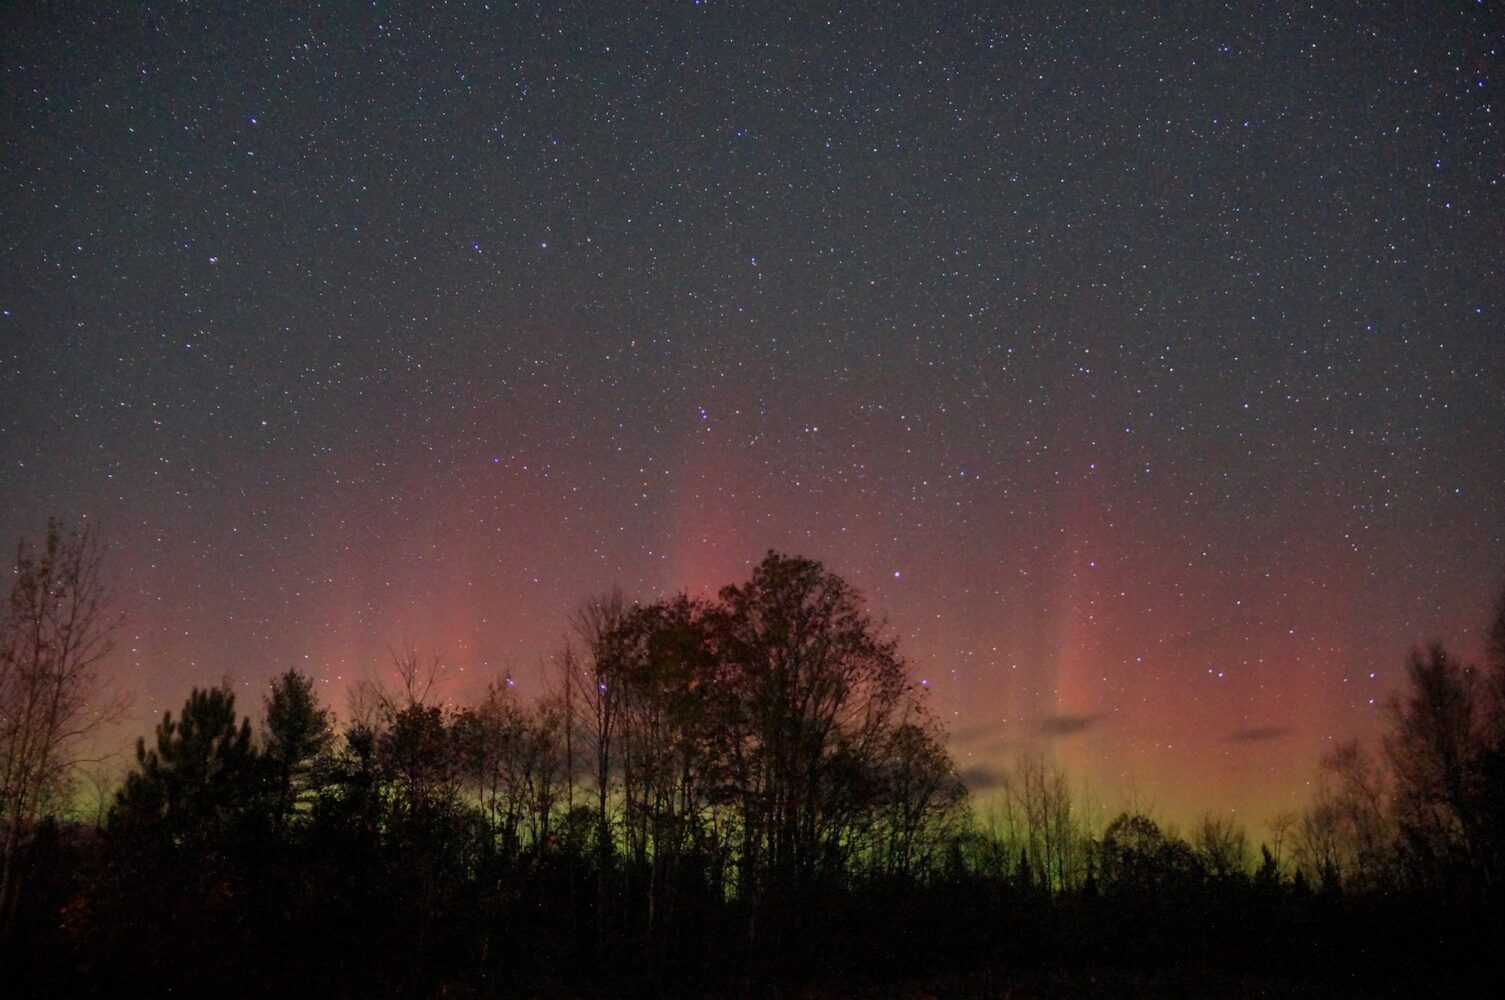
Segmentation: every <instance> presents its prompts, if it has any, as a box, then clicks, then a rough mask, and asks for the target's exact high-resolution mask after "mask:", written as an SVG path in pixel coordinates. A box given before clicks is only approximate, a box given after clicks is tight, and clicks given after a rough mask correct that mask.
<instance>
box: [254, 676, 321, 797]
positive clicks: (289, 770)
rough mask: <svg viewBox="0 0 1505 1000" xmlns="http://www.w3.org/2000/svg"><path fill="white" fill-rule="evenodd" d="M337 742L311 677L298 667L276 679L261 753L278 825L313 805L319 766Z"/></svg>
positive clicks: (269, 697) (267, 706) (265, 721)
mask: <svg viewBox="0 0 1505 1000" xmlns="http://www.w3.org/2000/svg"><path fill="white" fill-rule="evenodd" d="M333 742H334V728H333V721H332V718H331V716H330V712H329V709H327V708H325V707H323V706H322V705H320V704H319V701H318V698H317V697H316V696H315V695H314V690H313V681H312V680H310V679H309V678H308V677H305V676H304V675H303V674H300V673H299V672H298V671H296V670H288V671H286V672H285V673H283V674H281V675H279V676H277V677H276V678H274V679H273V680H272V690H271V693H270V694H269V695H267V698H266V703H265V718H264V720H263V723H262V753H263V755H264V757H265V759H266V764H267V771H268V778H269V780H270V781H271V783H272V786H273V787H272V794H273V795H274V797H275V799H276V822H277V823H278V825H279V826H281V825H283V824H285V823H287V822H288V821H289V820H290V819H292V817H293V816H294V815H295V814H296V813H297V812H299V811H300V810H302V811H306V810H307V809H308V807H309V806H310V804H311V801H312V797H313V795H314V794H315V792H316V788H315V787H314V783H313V780H312V779H313V775H314V770H315V766H316V765H317V764H318V762H319V761H320V760H321V759H322V758H323V757H324V755H325V754H327V753H328V752H329V749H330V746H331V745H332V744H333Z"/></svg>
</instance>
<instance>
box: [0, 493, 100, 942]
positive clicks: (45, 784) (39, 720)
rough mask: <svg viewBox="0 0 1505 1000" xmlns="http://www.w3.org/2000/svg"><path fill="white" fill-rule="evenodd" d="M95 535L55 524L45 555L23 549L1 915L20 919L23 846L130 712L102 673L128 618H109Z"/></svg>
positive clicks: (0, 800) (6, 652) (2, 693)
mask: <svg viewBox="0 0 1505 1000" xmlns="http://www.w3.org/2000/svg"><path fill="white" fill-rule="evenodd" d="M100 562H101V553H100V546H99V544H98V542H97V541H96V539H95V538H94V535H93V532H92V531H90V530H89V528H88V527H85V528H84V529H83V530H81V531H71V532H70V531H64V529H63V528H62V527H61V526H60V525H59V524H58V523H57V522H56V521H49V522H48V524H47V537H46V539H45V541H44V542H43V543H42V549H41V551H40V552H38V551H36V550H34V549H33V548H32V547H31V546H30V545H28V544H25V543H22V544H21V545H20V546H19V547H18V549H17V552H16V563H15V568H14V569H13V571H12V579H11V591H10V600H9V601H8V602H7V604H6V605H5V607H4V608H3V610H0V616H3V617H0V816H3V820H4V823H5V830H4V846H3V851H4V855H3V864H0V915H3V921H4V925H5V926H6V927H7V928H8V927H9V924H10V921H11V919H12V918H13V916H14V913H15V905H16V894H17V887H18V883H19V881H20V879H19V877H18V873H19V861H20V858H19V854H20V850H21V845H22V844H23V842H24V841H25V839H26V837H27V836H28V832H29V831H30V829H31V828H32V826H33V825H34V824H35V823H36V822H37V820H38V819H39V818H40V817H41V816H42V815H43V814H45V813H47V812H49V811H51V810H53V809H55V808H56V807H57V806H58V805H59V804H60V802H61V801H62V800H63V798H64V797H65V793H66V789H67V785H68V778H69V773H70V771H71V769H72V768H73V767H74V765H76V764H78V763H80V753H81V752H82V748H83V747H84V746H85V745H86V744H87V741H88V737H89V736H90V734H92V733H94V732H96V731H97V730H98V729H99V728H100V727H101V726H103V725H105V724H106V723H108V722H111V721H113V720H115V719H117V718H119V716H120V715H121V714H122V713H123V712H124V710H125V700H124V698H123V697H121V696H118V695H117V696H113V697H111V696H110V695H109V685H108V681H107V679H106V677H105V676H104V675H103V673H102V672H101V665H102V662H103V660H104V658H105V657H106V656H107V655H108V654H109V652H110V649H111V645H112V643H111V635H112V633H113V632H114V631H115V629H116V627H117V626H118V625H119V622H120V619H119V617H118V616H114V615H112V614H111V612H110V611H109V608H108V605H109V592H108V589H107V588H106V586H105V583H104V580H103V578H102V576H101V575H100Z"/></svg>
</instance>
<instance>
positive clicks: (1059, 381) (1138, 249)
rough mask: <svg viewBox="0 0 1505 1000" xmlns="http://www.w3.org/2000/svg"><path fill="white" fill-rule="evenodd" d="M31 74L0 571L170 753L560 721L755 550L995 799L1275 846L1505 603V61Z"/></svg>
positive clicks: (192, 66) (897, 26)
mask: <svg viewBox="0 0 1505 1000" xmlns="http://www.w3.org/2000/svg"><path fill="white" fill-rule="evenodd" d="M4 18H5V29H4V31H3V32H0V54H3V62H0V71H3V80H4V88H5V89H4V102H3V108H4V111H3V115H0V143H3V146H0V149H3V152H0V156H3V162H4V165H5V169H4V171H3V172H0V232H3V242H0V470H3V472H0V529H3V531H4V534H5V537H6V538H7V539H10V540H13V539H15V538H19V537H23V536H25V537H31V538H36V537H38V536H39V535H40V534H41V532H42V530H43V527H44V526H45V522H46V518H47V517H48V516H49V515H58V516H62V517H65V518H68V519H70V520H73V521H77V520H79V519H81V518H86V519H87V520H88V521H90V522H92V523H94V524H95V525H97V528H98V530H99V532H100V535H101V538H102V539H103V540H104V541H105V543H106V544H107V546H108V548H109V556H108V565H109V567H110V570H111V574H112V578H113V579H114V581H115V592H116V595H117V603H118V605H119V606H120V608H121V610H122V611H124V612H125V614H126V625H125V628H124V631H123V632H122V633H121V640H120V643H119V646H120V648H119V651H118V653H117V656H116V660H115V664H116V667H117V670H118V673H119V676H120V678H121V680H122V683H123V684H124V685H125V686H127V687H129V688H132V689H134V690H135V691H136V693H137V701H136V711H135V716H134V717H133V719H132V720H131V725H130V730H131V732H136V731H140V730H143V729H145V728H146V726H147V725H148V723H149V721H150V720H151V719H152V718H153V717H154V716H155V714H156V713H158V712H160V710H162V709H163V708H168V707H173V706H175V705H177V704H179V703H180V702H181V700H182V698H183V696H184V694H185V693H186V691H187V689H188V688H189V687H191V686H192V685H195V684H199V685H204V684H212V683H214V682H216V681H218V680H219V679H220V678H222V677H224V676H226V675H229V676H231V677H232V679H233V681H234V683H235V685H236V689H237V691H244V692H245V696H244V697H245V698H246V699H247V701H246V702H245V703H244V704H245V706H246V707H251V706H254V705H256V704H258V703H259V699H260V692H261V691H262V689H263V688H264V686H265V684H266V681H267V680H268V678H270V677H271V676H272V675H273V674H275V673H277V672H279V671H281V670H283V669H286V668H287V667H289V666H297V667H299V668H301V669H304V670H306V671H308V672H309V673H310V674H311V675H312V676H314V677H315V678H317V679H318V680H319V681H320V682H321V683H322V684H323V685H324V690H326V691H327V692H328V699H329V700H330V701H331V702H332V703H333V704H336V705H339V704H341V703H342V694H341V693H342V691H343V688H344V686H345V685H346V684H347V683H348V681H349V679H350V678H352V677H356V676H361V675H363V672H364V671H366V670H369V669H376V668H380V666H381V665H382V664H383V662H384V661H385V660H386V659H387V657H388V653H387V650H388V649H389V648H390V647H394V646H401V645H404V644H411V645H413V646H416V647H418V648H420V649H440V650H444V651H446V652H447V653H448V656H449V659H450V660H451V661H452V662H453V663H454V664H455V666H456V667H457V668H461V673H459V674H458V675H457V679H456V680H455V682H454V684H455V693H456V696H457V697H463V696H464V694H465V692H467V691H469V690H472V689H473V688H479V686H480V685H481V684H482V683H483V681H481V680H478V679H477V677H478V676H479V677H481V678H489V677H492V676H495V675H496V674H498V673H507V674H510V675H511V676H514V677H515V678H516V679H517V682H518V685H519V686H520V687H522V688H523V689H525V690H528V689H532V690H536V689H538V688H540V687H541V686H542V685H543V684H544V683H545V679H546V676H547V674H548V670H547V667H546V666H545V664H546V661H547V659H548V657H549V656H550V654H551V653H552V652H553V651H554V650H555V649H556V648H557V647H558V645H559V643H560V641H561V638H562V637H563V635H564V634H565V631H566V628H567V618H568V614H569V612H570V610H571V609H572V608H573V607H574V606H575V605H576V604H577V603H578V602H579V601H580V600H581V599H582V598H584V597H586V596H587V595H589V594H592V593H597V592H600V591H603V590H606V589H609V588H610V587H612V586H613V585H620V586H621V588H622V589H623V591H624V592H625V593H626V594H628V595H629V596H640V597H644V598H653V597H658V596H663V595H666V594H669V593H672V592H674V591H675V590H677V589H680V588H685V589H688V590H690V591H691V592H695V593H702V592H706V591H707V590H709V589H712V588H715V587H718V586H720V585H722V584H726V583H731V582H735V581H738V580H741V579H742V578H743V577H744V576H745V574H746V573H747V571H748V570H749V568H750V567H751V565H753V564H754V563H755V562H756V561H757V560H758V559H759V558H760V557H761V556H762V555H763V553H764V552H765V551H766V550H767V549H769V548H775V549H779V550H782V551H786V552H793V553H799V554H803V555H808V556H810V557H813V558H817V559H820V560H822V561H823V562H824V563H825V564H826V566H827V567H828V568H830V569H831V570H833V571H834V572H836V573H839V574H841V575H842V576H844V577H846V578H847V579H848V580H850V581H851V582H852V583H854V584H855V585H856V586H858V587H859V588H861V589H862V590H863V591H864V593H865V594H866V595H867V597H868V599H869V601H870V603H871V606H872V608H873V609H874V611H875V612H877V613H878V614H880V615H882V616H884V617H885V618H886V619H887V620H888V622H889V623H890V625H891V628H892V630H893V634H895V635H897V636H898V637H899V639H900V644H901V645H900V648H901V650H902V651H903V653H904V654H905V655H906V657H907V658H908V659H909V661H910V663H911V665H912V667H913V670H914V673H915V676H916V677H917V678H919V679H923V680H924V681H925V682H926V685H927V687H929V689H930V692H931V693H930V699H931V704H932V706H933V707H934V709H935V710H936V711H937V713H939V714H940V715H941V716H942V717H943V718H945V719H946V721H947V723H948V726H949V727H950V730H951V735H952V748H953V751H954V753H955V755H956V757H957V759H958V762H959V763H960V765H961V766H962V767H963V769H964V770H965V772H966V773H967V774H968V776H969V778H970V779H971V781H972V783H973V785H974V787H976V788H978V789H980V790H981V789H985V788H986V787H987V786H988V784H989V781H990V779H991V777H992V776H993V775H995V774H996V773H997V771H998V770H999V769H1000V768H1002V767H1004V766H1006V764H1007V762H1008V760H1009V758H1010V756H1011V755H1012V754H1014V753H1015V752H1016V751H1018V750H1019V749H1022V748H1035V749H1038V750H1041V751H1042V752H1045V753H1047V754H1049V755H1051V756H1052V757H1053V758H1054V759H1057V760H1059V762H1060V763H1061V764H1062V765H1064V766H1065V767H1066V768H1067V770H1068V771H1069V773H1070V774H1072V775H1073V776H1074V777H1075V778H1080V779H1083V780H1085V781H1087V782H1088V783H1089V784H1090V785H1091V787H1092V788H1093V789H1094V792H1095V794H1096V795H1097V796H1098V797H1099V798H1100V799H1102V800H1103V801H1105V802H1107V803H1108V804H1110V805H1116V804H1117V803H1118V802H1119V801H1120V800H1121V799H1124V798H1126V797H1129V796H1134V797H1137V798H1138V799H1140V800H1142V801H1143V800H1148V801H1150V802H1153V803H1155V805H1156V808H1158V809H1159V810H1160V811H1161V812H1162V813H1164V814H1167V815H1170V816H1172V817H1184V816H1189V815H1191V814H1193V813H1194V812H1196V811H1200V810H1201V809H1203V808H1212V809H1218V810H1228V809H1234V810H1237V812H1238V815H1239V816H1240V817H1241V818H1244V819H1246V820H1247V821H1249V822H1250V823H1251V824H1255V825H1257V824H1260V823H1262V822H1263V821H1264V820H1265V819H1267V818H1268V816H1269V815H1270V814H1272V813H1273V812H1275V811H1277V810H1279V809H1286V808H1294V807H1296V806H1298V805H1299V804H1301V803H1302V802H1303V801H1304V797H1305V794H1306V783H1307V782H1308V781H1309V780H1310V779H1311V777H1312V775H1313V772H1314V769H1315V763H1316V759H1317V757H1318V756H1319V755H1320V754H1321V753H1322V751H1323V750H1324V748H1326V747H1328V746H1330V745H1331V744H1332V742H1333V741H1337V740H1341V739H1344V738H1347V737H1349V736H1372V735H1373V734H1375V733H1376V732H1377V731H1378V728H1379V723H1380V715H1381V710H1382V706H1383V702H1384V700H1385V697H1386V696H1387V694H1388V692H1389V691H1390V690H1392V687H1393V684H1394V682H1395V681H1396V680H1397V679H1398V677H1399V673H1400V669H1401V667H1402V664H1403V661H1404V657H1405V654H1406V651H1407V649H1408V648H1409V647H1410V646H1411V645H1412V644H1414V643H1417V642H1423V641H1427V640H1429V639H1432V638H1434V637H1435V638H1441V639H1443V640H1445V641H1447V642H1449V643H1450V644H1451V645H1453V646H1455V647H1456V648H1458V649H1459V650H1461V651H1463V652H1464V653H1465V654H1473V653H1474V652H1475V651H1476V650H1477V648H1478V645H1479V630H1480V629H1481V628H1482V626H1483V625H1484V623H1485V618H1486V613H1487V608H1488V606H1489V603H1490V601H1491V600H1492V599H1493V597H1494V595H1495V594H1497V593H1498V591H1499V587H1500V584H1501V578H1502V577H1501V574H1502V572H1505V311H1502V310H1505V279H1502V275H1505V240H1502V239H1501V234H1502V231H1505V229H1502V225H1501V223H1502V220H1505V205H1502V200H1505V147H1502V142H1501V138H1500V136H1501V128H1500V121H1499V112H1498V108H1497V106H1496V102H1497V101H1498V96H1497V94H1498V87H1499V85H1500V82H1501V74H1500V50H1501V38H1502V37H1505V33H1502V31H1501V28H1502V24H1505V19H1502V17H1501V14H1500V10H1499V7H1498V5H1497V4H1492V3H1469V4H1457V5H1453V6H1449V7H1447V8H1438V9H1436V10H1431V9H1428V10H1425V11H1422V10H1414V11H1413V10H1411V9H1409V8H1407V7H1405V6H1404V5H1392V6H1389V7H1379V8H1351V9H1347V8H1346V9H1343V10H1334V11H1331V12H1323V11H1320V10H1312V9H1306V8H1302V9H1281V10H1276V9H1263V8H1262V7H1260V6H1259V5H1234V6H1232V7H1231V8H1223V7H1211V6H1208V7H1196V8H1194V9H1185V10H1182V9H1175V10H1167V11H1164V12H1161V13H1159V14H1149V13H1115V12H1110V11H1107V10H1096V9H1092V10H1087V9H1083V8H1080V7H1061V8H1051V9H1039V10H1037V9H1033V8H1028V9H1025V8H1021V9H1019V10H1003V9H998V10H995V9H993V8H992V6H991V5H979V6H975V7H974V6H968V7H962V8H956V9H951V10H946V11H943V10H941V9H940V8H935V9H931V8H924V9H916V8H902V7H901V8H894V9H889V8H887V7H879V6H876V5H865V4H864V5H853V6H850V7H846V8H840V7H837V6H831V7H829V8H826V7H821V8H820V9H819V10H817V9H816V8H814V7H780V6H767V7H765V6H762V5H734V4H719V3H678V4H664V5H655V6H654V8H653V10H652V11H651V12H649V11H628V10H627V9H626V8H621V9H619V8H617V7H616V6H614V5H608V6H606V7H602V8H599V9H596V8H584V7H573V6H570V7H565V8H563V9H560V8H557V7H555V6H554V5H546V6H534V5H518V6H513V5H492V6H489V7H488V6H486V5H465V6H461V7H457V8H454V9H450V10H445V11H443V12H438V11H433V10H429V9H428V8H426V7H421V6H420V7H402V6H394V5H389V4H376V5H373V6H366V7H362V8H359V9H358V8H356V7H354V6H344V5H331V6H327V7H323V8H318V9H313V10H296V9H290V10H251V9H246V10H234V11H231V10H228V9H226V10H221V9H210V8H204V9H192V8H187V9H185V8H181V7H177V6H163V5H155V4H143V5H118V6H112V7H110V8H108V9H100V10H95V11H85V10H77V9H68V8H64V7H56V6H50V5H42V6H36V7H33V8H30V9H27V10H12V11H9V12H7V13H6V14H5V15H4Z"/></svg>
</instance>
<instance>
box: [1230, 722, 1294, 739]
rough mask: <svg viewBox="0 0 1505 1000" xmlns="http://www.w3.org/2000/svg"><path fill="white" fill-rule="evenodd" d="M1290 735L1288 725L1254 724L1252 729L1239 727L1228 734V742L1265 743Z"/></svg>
mask: <svg viewBox="0 0 1505 1000" xmlns="http://www.w3.org/2000/svg"><path fill="white" fill-rule="evenodd" d="M1289 735H1291V727H1290V726H1255V727H1254V728H1252V729H1240V730H1239V731H1238V732H1236V733H1231V734H1229V736H1228V740H1227V742H1229V743H1265V742H1268V741H1270V740H1283V739H1285V738H1286V737H1287V736H1289Z"/></svg>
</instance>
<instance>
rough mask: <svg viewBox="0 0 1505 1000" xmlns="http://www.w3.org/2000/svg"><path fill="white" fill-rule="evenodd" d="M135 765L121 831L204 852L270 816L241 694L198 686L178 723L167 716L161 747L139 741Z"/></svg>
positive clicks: (121, 808) (120, 811)
mask: <svg viewBox="0 0 1505 1000" xmlns="http://www.w3.org/2000/svg"><path fill="white" fill-rule="evenodd" d="M136 765H137V766H136V770H134V771H132V772H131V773H130V774H128V775H127V776H126V780H125V786H124V787H122V788H121V789H120V791H119V792H118V793H117V795H116V798H115V803H114V806H113V807H112V808H111V810H110V816H109V825H110V827H111V829H112V830H115V831H117V832H123V833H127V834H148V835H152V836H156V837H158V838H160V839H161V840H162V841H164V842H165V843H166V844H168V845H170V846H172V847H175V848H182V849H192V848H198V849H203V848H208V847H210V846H211V845H213V844H215V843H216V842H218V841H221V840H223V839H225V838H226V837H228V836H229V835H230V834H231V833H232V831H234V830H236V829H237V828H239V827H241V826H243V825H244V824H245V823H246V822H248V821H252V820H255V819H257V818H260V817H262V816H264V815H265V812H266V809H267V806H268V795H267V791H268V788H267V783H266V782H265V780H264V778H265V771H264V769H263V768H262V766H261V760H260V758H259V757H258V755H257V753H256V750H255V747H254V746H253V745H252V742H251V720H250V719H241V720H240V723H239V724H238V725H237V723H236V721H235V695H234V693H233V692H231V691H229V690H228V689H226V688H222V687H220V688H205V689H202V690H201V689H199V688H194V689H193V692H192V693H191V694H190V695H189V696H188V700H187V701H186V702H185V703H184V704H183V711H182V714H181V715H180V716H179V717H178V718H176V719H174V718H173V715H172V712H166V713H164V714H163V716H162V721H161V722H160V723H158V724H157V738H156V745H155V746H154V747H152V748H151V749H148V748H147V745H146V740H145V739H141V740H137V741H136Z"/></svg>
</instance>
